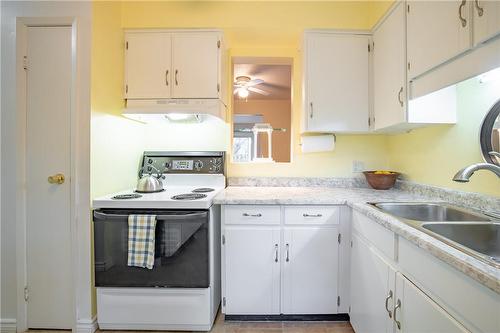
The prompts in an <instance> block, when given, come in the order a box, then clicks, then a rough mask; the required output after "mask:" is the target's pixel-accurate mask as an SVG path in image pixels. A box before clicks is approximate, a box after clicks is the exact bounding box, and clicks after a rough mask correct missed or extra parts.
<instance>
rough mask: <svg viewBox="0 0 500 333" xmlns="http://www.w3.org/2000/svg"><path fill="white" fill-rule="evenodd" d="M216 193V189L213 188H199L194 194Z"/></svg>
mask: <svg viewBox="0 0 500 333" xmlns="http://www.w3.org/2000/svg"><path fill="white" fill-rule="evenodd" d="M213 191H215V189H213V188H211V187H199V188H195V189H194V190H193V193H207V192H213Z"/></svg>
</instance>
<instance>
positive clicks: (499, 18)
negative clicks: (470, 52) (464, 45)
mask: <svg viewBox="0 0 500 333" xmlns="http://www.w3.org/2000/svg"><path fill="white" fill-rule="evenodd" d="M472 12H473V17H474V45H477V44H480V43H483V42H485V41H487V40H488V39H490V38H492V37H494V36H496V35H498V34H499V33H500V1H498V0H494V1H491V0H488V1H484V0H474V5H473V9H472Z"/></svg>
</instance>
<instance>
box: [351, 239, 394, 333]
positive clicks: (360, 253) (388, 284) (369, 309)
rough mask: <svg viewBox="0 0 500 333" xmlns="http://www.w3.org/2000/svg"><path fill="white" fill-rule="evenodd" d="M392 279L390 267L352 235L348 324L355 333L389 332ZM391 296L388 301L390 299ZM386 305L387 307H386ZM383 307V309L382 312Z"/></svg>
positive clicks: (392, 274)
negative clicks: (349, 320) (349, 321)
mask: <svg viewBox="0 0 500 333" xmlns="http://www.w3.org/2000/svg"><path fill="white" fill-rule="evenodd" d="M394 276H395V273H394V271H393V270H392V269H391V267H390V266H389V265H388V264H387V263H386V262H385V261H384V260H383V259H382V258H381V257H380V256H379V255H378V254H376V253H375V252H374V251H373V250H372V249H371V246H370V245H368V244H367V243H366V242H365V241H364V240H362V239H361V238H360V237H359V236H358V235H356V234H353V235H352V249H351V311H350V313H349V315H350V318H351V324H352V326H353V328H354V330H355V331H356V332H357V333H368V332H373V333H382V332H392V319H391V318H390V317H389V312H390V314H391V316H392V308H393V306H394V305H393V299H394V296H395V295H394ZM391 295H392V297H391ZM386 302H387V303H386ZM386 304H387V309H389V311H388V310H387V309H386Z"/></svg>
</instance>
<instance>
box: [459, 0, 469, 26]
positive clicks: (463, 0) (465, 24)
mask: <svg viewBox="0 0 500 333" xmlns="http://www.w3.org/2000/svg"><path fill="white" fill-rule="evenodd" d="M466 4H467V0H462V3H461V4H460V6H458V18H459V19H460V22H462V27H464V28H465V27H466V26H467V20H466V19H465V18H464V17H463V16H462V9H463V8H464V7H465V5H466Z"/></svg>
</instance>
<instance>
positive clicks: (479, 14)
mask: <svg viewBox="0 0 500 333" xmlns="http://www.w3.org/2000/svg"><path fill="white" fill-rule="evenodd" d="M474 5H475V7H476V9H477V15H478V16H479V17H481V16H483V14H484V9H483V8H482V7H480V6H479V0H475V1H474Z"/></svg>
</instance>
